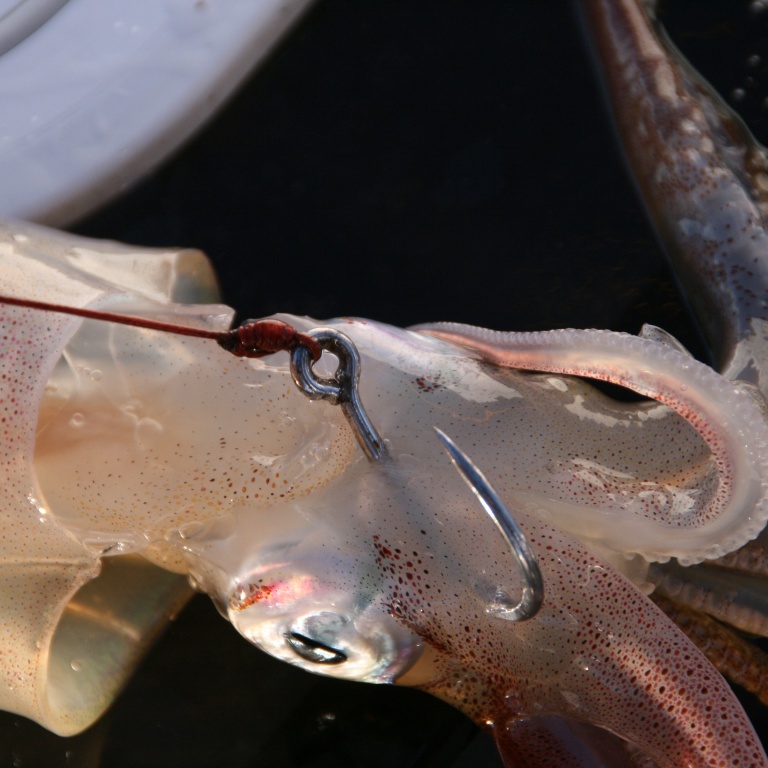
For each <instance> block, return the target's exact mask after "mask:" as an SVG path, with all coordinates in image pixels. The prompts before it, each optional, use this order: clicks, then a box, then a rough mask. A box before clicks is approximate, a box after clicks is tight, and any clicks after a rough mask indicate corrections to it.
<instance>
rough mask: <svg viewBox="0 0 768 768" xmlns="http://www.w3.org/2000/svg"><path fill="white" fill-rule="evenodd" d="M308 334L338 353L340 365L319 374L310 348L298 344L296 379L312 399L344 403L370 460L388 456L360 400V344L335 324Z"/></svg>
mask: <svg viewBox="0 0 768 768" xmlns="http://www.w3.org/2000/svg"><path fill="white" fill-rule="evenodd" d="M305 335H307V336H309V337H310V338H312V339H314V340H315V341H316V342H317V343H318V344H319V345H320V347H321V349H323V350H325V351H327V352H330V353H331V354H333V355H335V356H336V357H337V358H338V360H339V365H338V368H337V369H336V372H335V373H334V374H333V377H332V378H328V379H327V378H323V377H322V376H318V375H317V374H316V373H315V371H314V368H313V365H314V363H313V361H312V357H311V355H310V352H309V350H307V349H306V347H304V346H298V347H296V348H295V349H293V351H292V352H291V376H292V377H293V381H294V383H295V384H296V386H297V387H298V388H299V389H300V390H301V391H302V392H303V393H304V394H305V395H306V396H307V397H309V398H310V399H312V400H326V401H327V402H329V403H332V404H333V405H340V406H341V410H342V411H343V413H344V415H345V416H346V418H347V421H348V422H349V424H350V426H351V427H352V429H353V431H354V433H355V437H356V438H357V442H358V443H359V444H360V447H361V448H362V449H363V453H364V454H365V455H366V456H367V457H368V459H369V460H370V461H380V460H382V459H384V458H386V457H387V456H388V455H389V454H388V452H387V449H386V446H385V445H384V441H383V440H382V439H381V435H379V433H378V431H377V430H376V427H374V426H373V424H372V423H371V420H370V419H369V418H368V414H367V413H366V412H365V409H364V408H363V405H362V403H361V402H360V396H359V394H358V389H359V384H360V355H359V354H358V351H357V347H356V346H355V345H354V344H353V343H352V340H351V339H350V338H349V337H348V336H345V335H344V334H343V333H340V332H339V331H336V330H334V329H333V328H315V329H314V330H312V331H309V332H308V333H307V334H305Z"/></svg>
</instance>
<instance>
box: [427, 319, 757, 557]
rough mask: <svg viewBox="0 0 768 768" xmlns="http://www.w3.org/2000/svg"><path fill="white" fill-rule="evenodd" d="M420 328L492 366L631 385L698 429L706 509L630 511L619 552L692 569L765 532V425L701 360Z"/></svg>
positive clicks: (553, 337)
mask: <svg viewBox="0 0 768 768" xmlns="http://www.w3.org/2000/svg"><path fill="white" fill-rule="evenodd" d="M413 330H416V331H421V332H424V333H428V334H430V335H432V336H437V337H439V338H442V339H444V340H447V341H450V342H453V343H455V344H458V345H460V346H462V347H465V348H467V349H469V350H471V351H473V352H475V353H476V354H478V355H479V356H480V357H481V358H482V359H484V360H487V361H489V362H491V363H493V364H495V365H500V366H503V367H508V368H519V369H524V370H533V371H545V372H550V373H559V374H567V375H574V376H585V377H588V378H592V379H598V380H601V381H607V382H611V383H613V384H618V385H621V386H624V387H627V388H628V389H631V390H633V391H635V392H637V393H639V394H641V395H644V396H646V397H650V398H653V399H655V400H658V401H659V402H661V403H663V404H664V405H666V406H668V407H670V408H671V409H672V410H674V411H676V412H677V413H678V414H680V415H681V416H683V417H684V418H685V419H686V420H687V421H688V422H689V423H690V424H691V426H692V427H694V428H695V429H696V431H697V432H698V433H699V435H701V437H702V438H703V439H704V440H705V441H706V443H707V445H708V446H709V449H710V450H711V452H712V458H713V461H714V463H715V464H716V466H717V469H718V472H719V478H718V480H717V488H716V491H715V493H714V494H713V495H712V497H711V499H709V503H707V504H703V505H701V504H696V505H693V508H692V509H690V510H688V511H686V512H685V513H683V514H681V515H675V516H672V515H671V514H668V513H665V512H664V511H662V510H652V509H648V510H647V511H646V513H645V514H643V515H642V516H638V515H637V514H636V513H634V512H632V511H630V513H629V514H624V515H623V519H621V521H620V524H618V525H613V526H612V527H611V532H610V535H609V540H610V544H611V546H612V547H613V548H615V550H616V551H621V552H625V553H636V554H639V555H641V556H643V557H644V558H646V559H647V560H650V561H666V560H668V559H669V558H670V557H676V558H678V559H679V560H680V562H681V563H683V564H684V565H690V564H693V563H698V562H701V561H703V560H705V559H712V558H716V557H722V556H723V555H725V554H727V553H729V552H732V551H733V550H735V549H738V548H739V547H741V546H743V545H744V544H745V543H747V542H748V541H751V540H752V539H754V538H755V537H756V536H757V535H758V534H759V533H760V531H761V530H762V529H763V528H764V526H765V523H766V520H768V425H766V423H765V419H764V418H763V414H762V412H761V410H760V408H758V406H757V404H756V403H755V402H754V399H753V398H751V397H749V396H748V395H747V394H746V393H745V392H744V391H743V388H741V387H739V386H738V385H735V384H734V383H733V382H731V381H728V380H727V379H725V378H724V377H722V376H720V375H719V374H717V373H716V372H715V371H713V370H712V369H711V368H709V367H708V366H706V365H704V364H703V363H699V362H697V361H696V360H693V359H692V358H691V357H690V356H688V355H687V354H683V353H681V352H679V351H678V350H676V349H673V348H671V347H670V346H668V345H666V344H661V343H659V342H656V341H652V340H649V339H646V338H639V337H636V336H631V335H629V334H625V333H615V332H611V331H596V330H573V329H568V330H558V331H540V332H536V333H504V332H500V331H491V330H487V329H484V328H476V327H473V326H468V325H462V324H458V323H436V324H430V325H420V326H416V327H415V328H413ZM622 511H624V510H622ZM632 523H636V524H635V525H633V524H632ZM573 533H575V534H576V535H579V534H578V532H577V531H573Z"/></svg>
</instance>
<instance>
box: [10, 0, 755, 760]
mask: <svg viewBox="0 0 768 768" xmlns="http://www.w3.org/2000/svg"><path fill="white" fill-rule="evenodd" d="M749 5H750V3H749V2H740V1H739V2H737V1H736V0H722V2H705V0H696V1H695V2H694V1H693V0H687V1H686V2H683V1H682V0H669V1H668V2H666V3H664V5H663V9H662V10H663V11H664V12H665V19H667V20H668V23H669V25H670V28H671V31H672V34H673V37H674V39H675V40H676V41H677V42H678V43H679V44H680V45H681V46H682V47H684V48H685V50H686V51H687V52H688V53H689V55H691V56H692V57H693V58H694V61H695V63H696V65H697V66H699V67H701V68H702V69H703V70H704V71H705V73H706V74H707V76H708V77H710V78H712V79H713V81H715V83H716V85H717V86H718V88H720V89H721V92H722V93H723V94H724V95H726V96H729V95H731V94H734V91H736V89H739V88H741V89H743V90H744V91H745V93H744V96H743V97H742V96H740V94H739V93H738V92H737V93H736V94H735V98H736V99H737V100H738V104H737V106H740V107H742V108H743V109H744V110H745V111H746V114H747V117H748V119H749V120H750V123H751V125H752V127H753V129H754V130H756V131H757V132H758V133H762V135H763V138H764V139H765V138H766V135H767V134H768V126H767V125H766V116H768V110H766V108H765V105H764V100H765V98H766V96H768V88H767V87H766V85H767V84H768V80H766V79H765V78H768V70H767V69H766V67H768V63H767V64H766V65H763V64H762V63H758V64H756V63H754V60H753V62H752V63H751V64H750V63H748V59H749V57H750V55H752V54H755V53H758V54H759V53H762V52H764V53H765V55H766V62H768V22H767V21H766V19H767V18H768V13H764V14H762V15H761V16H757V17H754V16H753V17H750V15H749V14H748V12H747V10H746V9H747V7H748V6H749ZM749 78H751V79H749ZM761 80H762V82H761ZM77 229H78V231H80V232H82V233H84V234H88V235H93V236H98V237H109V238H114V239H119V240H125V241H129V242H135V243H143V244H147V245H193V246H197V247H200V248H202V249H204V250H205V251H207V252H208V254H209V255H210V256H211V258H212V259H213V260H214V262H215V264H216V267H217V270H218V271H219V274H220V275H221V279H222V285H223V289H224V294H225V297H226V299H227V301H228V303H230V304H231V305H233V306H235V307H236V308H238V310H240V312H241V313H242V317H248V316H261V315H265V314H269V313H272V312H275V311H278V310H282V311H291V312H296V313H300V314H309V315H313V316H315V317H318V318H324V317H330V316H334V315H342V314H345V315H349V314H351V315H362V316H369V317H373V318H376V319H378V320H384V321H389V322H392V323H395V324H398V325H407V324H411V323H416V322H420V321H427V320H443V319H451V320H459V321H464V322H470V323H475V324H479V325H487V326H491V327H496V328H506V329H518V330H535V329H542V328H557V327H566V326H575V327H598V328H612V329H617V330H626V331H630V332H637V331H638V329H639V327H640V325H641V324H642V323H643V322H651V323H654V324H656V325H659V326H661V327H664V328H666V329H668V330H670V331H671V332H673V333H675V334H676V335H677V336H678V337H679V338H680V339H681V340H682V341H683V342H684V343H685V344H686V345H688V346H689V347H691V348H692V349H694V350H698V351H699V353H702V350H701V347H700V346H699V344H698V336H697V333H696V331H695V328H694V327H693V325H692V323H691V322H690V320H689V319H688V317H687V315H686V313H685V310H684V309H683V307H682V304H681V301H680V299H679V297H678V295H677V293H676V291H675V288H674V286H673V284H672V281H671V278H670V275H669V273H668V270H667V268H666V265H665V263H664V261H663V258H662V256H661V254H660V252H659V251H658V249H657V246H656V244H655V240H654V237H653V234H652V233H651V232H650V231H649V229H648V228H647V226H646V224H645V221H644V218H643V213H642V211H641V209H640V208H639V207H638V205H637V203H636V201H635V197H634V193H633V190H632V187H631V185H630V184H629V183H628V181H627V179H626V177H625V173H624V167H623V164H622V161H621V158H620V156H619V154H618V152H617V150H616V148H615V145H614V140H613V136H612V133H611V128H610V125H609V123H608V122H607V120H606V118H605V114H604V110H603V107H602V105H601V102H600V94H599V91H598V89H597V87H596V82H595V77H594V74H593V72H592V70H591V65H590V61H589V58H588V56H587V55H586V51H585V48H584V42H583V40H582V39H581V37H580V30H579V27H578V24H577V23H576V21H575V17H574V15H573V9H572V7H571V6H570V5H569V4H568V3H566V2H564V1H563V0H559V1H558V0H550V1H549V2H542V0H527V1H523V0H517V1H511V0H462V1H461V2H459V1H458V0H419V2H406V1H404V0H399V1H398V0H388V1H387V2H384V1H382V0H378V1H376V0H368V2H365V3H362V2H360V0H320V2H318V4H317V6H316V8H315V9H314V10H313V11H312V12H311V13H310V14H309V15H308V16H307V17H306V18H305V20H304V22H303V23H302V24H301V25H300V26H299V27H297V28H296V29H295V31H294V32H293V33H292V35H291V36H290V37H289V38H288V39H287V40H286V42H285V43H284V44H283V45H282V46H281V48H280V50H279V51H278V52H277V54H276V55H275V56H274V57H273V58H272V60H271V61H270V62H269V63H268V64H267V65H266V66H265V67H264V68H262V69H261V70H260V71H259V72H258V73H256V75H255V76H254V77H252V78H251V80H250V81H249V82H248V83H247V84H246V86H245V87H244V88H243V89H242V91H241V92H240V93H239V95H238V96H237V97H236V98H235V99H234V101H233V102H232V103H231V105H230V106H229V107H228V109H227V110H226V111H225V112H223V113H222V114H221V115H220V116H219V117H218V118H217V119H216V120H215V121H214V122H212V123H211V124H210V125H209V126H208V128H207V129H206V130H205V131H204V132H202V133H201V134H200V135H199V136H198V137H197V138H196V139H195V140H194V141H193V142H192V143H191V144H189V145H188V146H187V147H186V148H185V149H184V150H183V151H182V152H180V153H179V154H178V155H177V156H176V157H175V158H173V159H171V160H170V161H169V162H167V163H166V164H165V166H164V167H163V168H161V169H160V170H159V171H158V172H157V173H156V174H155V175H153V176H152V177H151V178H148V179H146V180H145V181H144V182H143V183H141V184H140V185H138V186H137V187H136V188H135V189H134V190H133V191H131V192H129V193H128V194H127V195H125V196H124V197H123V198H122V199H121V200H120V201H119V202H117V203H115V204H113V205H111V206H109V207H108V208H106V209H105V210H103V211H102V212H100V213H98V214H96V215H95V216H92V217H91V218H89V219H88V220H86V221H83V222H81V223H80V224H79V226H78V227H77ZM747 705H748V706H750V707H752V710H751V711H752V714H753V718H754V719H755V721H756V723H757V724H758V727H761V726H762V722H763V721H764V720H765V712H764V710H762V709H761V708H759V707H756V706H754V705H753V704H752V703H751V702H749V701H747ZM0 727H2V728H3V729H4V731H3V735H2V736H1V737H0V765H3V766H5V765H9V766H10V765H16V766H58V765H72V766H103V768H122V767H123V766H126V767H127V766H131V767H132V768H150V767H154V766H157V767H158V768H168V767H169V766H171V765H185V766H200V767H201V768H203V767H205V768H213V767H218V766H221V768H236V767H237V768H239V767H241V766H242V767H243V768H245V767H246V766H248V767H249V768H262V767H264V766H270V767H275V768H283V767H288V766H296V767H297V768H298V767H301V768H307V767H309V766H312V768H330V767H331V766H334V767H336V766H339V767H342V766H343V767H344V768H346V767H357V766H361V767H362V766H366V767H369V766H370V767H371V768H376V767H377V766H381V767H382V768H385V767H386V768H389V767H390V766H392V767H394V766H397V767H398V768H407V767H410V766H413V767H414V768H415V767H416V766H418V767H419V768H432V767H434V768H438V767H442V766H451V767H453V768H459V767H460V766H461V767H466V768H469V767H470V766H487V767H488V768H493V766H498V765H499V764H500V763H499V761H498V758H497V757H496V756H495V754H494V751H493V747H492V745H491V744H490V742H489V741H488V740H487V739H486V738H485V737H483V736H481V735H480V734H479V732H478V731H476V730H475V728H474V726H472V725H471V724H470V723H469V722H468V721H466V720H465V719H464V718H463V717H462V716H461V715H459V714H458V713H456V712H455V711H453V710H452V709H450V708H448V707H445V706H443V705H441V704H440V703H439V702H436V701H433V700H431V699H430V698H428V697H426V696H422V695H421V694H419V693H417V692H413V691H406V690H399V689H383V688H378V687H373V686H363V685H356V684H350V683H341V682H334V681H331V680H327V679H323V678H318V677H313V676H309V675H307V674H305V673H302V672H298V671H296V670H294V669H291V668H289V667H287V666H285V665H282V664H279V663H278V662H273V661H272V660H270V659H268V658H266V657H265V656H264V655H262V654H260V653H259V652H257V651H255V650H254V649H252V648H250V647H249V646H248V645H247V644H246V643H245V642H244V641H243V640H241V639H240V638H239V637H238V636H237V635H236V634H235V632H234V631H233V630H232V629H231V628H230V627H229V626H228V625H227V624H225V622H224V621H223V620H221V619H220V618H219V617H218V615H217V614H216V613H215V611H214V610H213V608H212V606H210V605H209V604H208V602H207V601H206V600H205V599H203V598H200V599H198V600H197V601H196V602H195V603H194V604H193V605H192V606H191V608H190V609H189V610H188V611H187V612H186V613H185V614H184V615H183V616H182V617H181V618H180V619H179V620H178V621H177V622H176V623H175V625H174V626H173V627H172V628H171V630H170V631H169V632H168V633H167V635H166V636H165V637H164V639H163V640H162V641H161V643H160V644H159V645H158V647H157V648H156V649H155V651H154V652H153V653H152V654H151V656H150V657H149V659H148V660H147V662H146V663H145V665H144V666H143V667H142V668H141V670H140V671H139V673H138V674H137V675H136V677H135V679H134V681H133V683H132V684H131V685H130V687H129V688H128V690H126V691H125V693H124V694H123V696H122V697H121V698H120V700H119V701H118V703H117V705H116V706H115V707H114V708H113V710H112V712H111V714H110V715H109V716H108V717H107V718H106V719H105V720H104V721H103V722H102V723H100V724H99V725H97V726H96V727H95V728H94V729H93V730H92V731H90V732H88V733H86V734H84V735H83V736H81V737H78V738H77V739H72V740H61V739H56V738H55V737H50V736H49V735H47V734H45V733H44V732H42V731H41V730H39V729H37V728H35V727H33V726H31V725H28V724H26V723H23V722H20V721H19V720H18V718H12V717H7V718H5V719H4V720H3V721H2V722H1V723H0ZM6 745H9V748H8V749H7V750H6ZM4 750H5V751H4Z"/></svg>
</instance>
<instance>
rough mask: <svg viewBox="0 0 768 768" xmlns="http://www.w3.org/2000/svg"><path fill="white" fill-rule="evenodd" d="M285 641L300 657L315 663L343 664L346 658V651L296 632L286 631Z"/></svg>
mask: <svg viewBox="0 0 768 768" xmlns="http://www.w3.org/2000/svg"><path fill="white" fill-rule="evenodd" d="M285 642H286V643H288V645H290V646H291V648H293V650H294V651H295V652H296V653H297V654H298V655H299V656H301V658H302V659H304V660H306V661H311V662H314V663H315V664H343V663H344V662H345V661H346V660H347V654H346V653H343V652H342V651H339V650H337V649H336V648H331V647H330V646H329V645H325V644H324V643H320V642H318V641H317V640H313V639H312V638H311V637H307V636H306V635H302V634H299V633H298V632H287V633H286V635H285Z"/></svg>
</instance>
